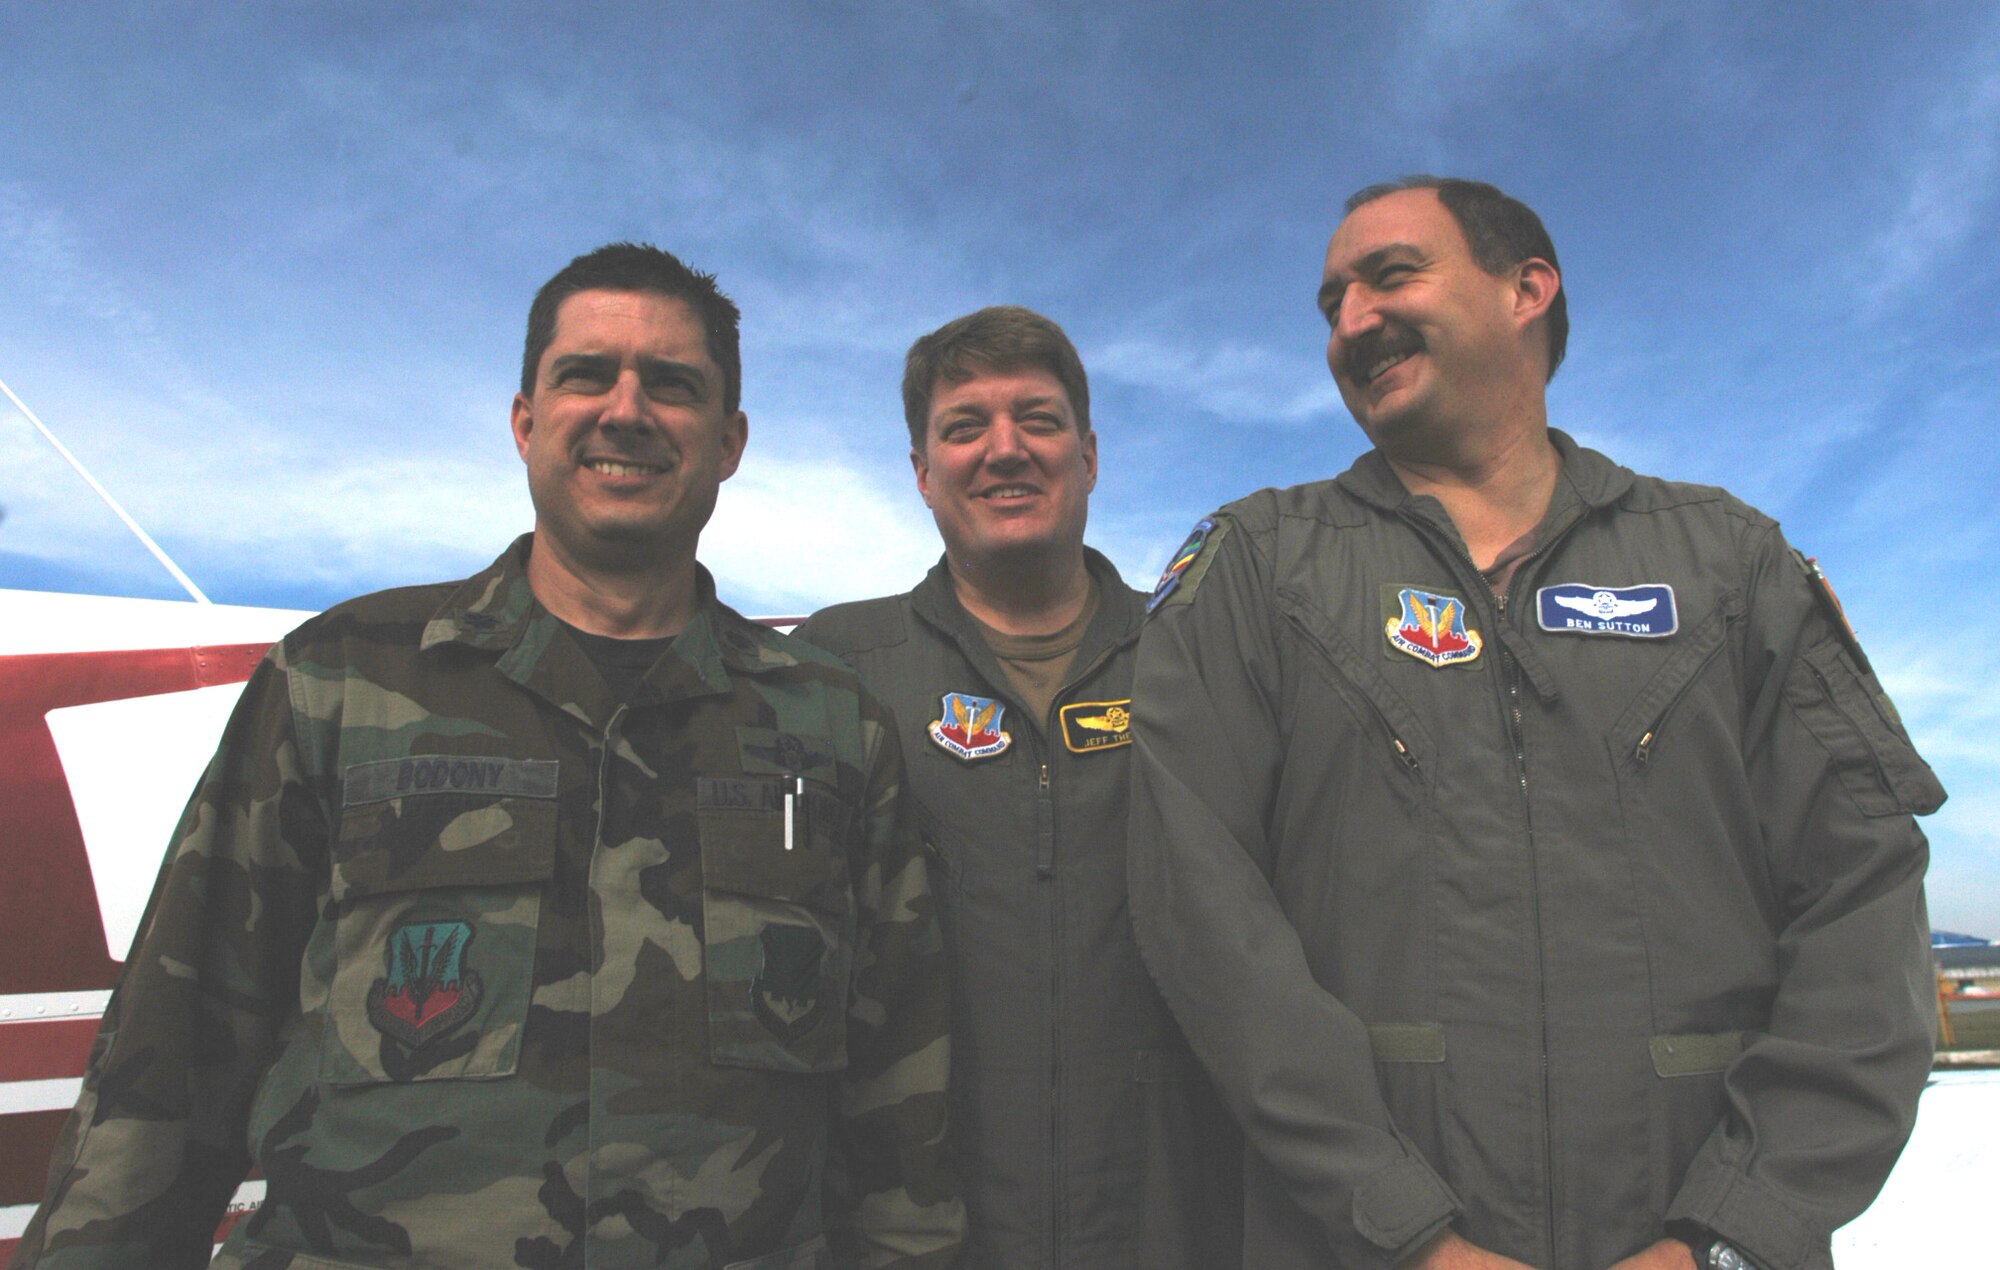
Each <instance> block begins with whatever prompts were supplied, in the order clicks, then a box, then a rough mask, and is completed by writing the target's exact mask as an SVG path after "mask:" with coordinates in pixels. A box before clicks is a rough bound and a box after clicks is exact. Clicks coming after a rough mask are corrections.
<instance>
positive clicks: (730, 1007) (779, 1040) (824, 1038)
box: [695, 776, 855, 1072]
mask: <svg viewBox="0 0 2000 1270" xmlns="http://www.w3.org/2000/svg"><path fill="white" fill-rule="evenodd" d="M695 796H696V798H695V800H696V808H697V820H698V823H699V825H700V831H701V872H702V921H703V926H704V940H703V942H704V944H705V946H706V947H705V960H704V963H703V965H704V974H705V978H706V992H707V1007H708V1041H709V1057H710V1059H711V1061H713V1062H715V1063H716V1064H718V1065H720V1066H724V1067H751V1068H758V1069H762V1070H766V1071H781V1072H828V1071H838V1070H840V1069H841V1068H843V1067H845V1066H846V1065H847V1025H846V1018H847V981H848V974H849V970H850V967H851V963H852V961H853V948H854V923H855V915H854V903H853V897H852V893H851V890H850V886H849V879H848V876H847V855H846V851H845V850H844V844H845V843H846V842H847V840H848V838H849V837H850V834H851V820H852V812H851V810H850V809H849V808H848V806H847V805H846V804H845V803H844V802H842V801H841V799H840V798H839V797H838V795H837V794H835V793H834V792H833V791H832V790H830V789H829V788H827V787H826V786H824V785H822V784H820V783H818V782H816V781H814V780H813V779H811V778H809V777H807V778H800V777H767V776H744V777H734V778H713V777H700V778H697V780H696V790H695Z"/></svg>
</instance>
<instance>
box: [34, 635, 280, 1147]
mask: <svg viewBox="0 0 2000 1270" xmlns="http://www.w3.org/2000/svg"><path fill="white" fill-rule="evenodd" d="M269 647H270V645H268V644H228V645H220V646H215V647H208V648H148V649H138V650H122V651H117V652H97V653H29V654H24V655H21V656H11V657H0V773H4V774H5V780H6V788H7V794H8V798H7V803H8V805H7V807H6V808H5V810H4V812H0V878H5V879H6V885H5V886H4V887H0V932H4V933H3V934H0V939H4V940H5V943H4V944H0V995H13V994H18V993H27V992H78V991H84V992H87V991H101V990H103V989H106V988H111V987H115V986H116V985H117V982H118V968H119V967H118V963H117V962H115V961H113V960H112V959H111V955H110V953H109V952H108V951H107V950H106V948H105V944H104V920H103V917H102V916H101V915H100V913H99V911H98V907H97V888H96V887H95V886H94V885H93V884H92V882H91V877H90V860H89V858H88V857H87V856H86V855H85V853H84V847H83V833H82V831H81V830H80V829H79V828H78V827H77V823H76V808H75V805H74V804H73V803H72V802H71V801H70V796H69V783H68V782H67V781H66V780H65V779H64V778H63V770H62V759H61V758H60V757H59V756H58V755H57V753H56V745H55V739H54V738H53V737H51V736H50V735H49V727H48V723H47V722H46V721H45V720H44V719H43V717H42V716H43V715H45V714H47V713H48V712H49V711H51V710H58V709H61V708H63V707H65V706H81V705H92V704H95V703H97V702H100V701H121V700H125V699H128V698H131V697H151V696H157V695H159V694H161V693H167V692H186V691H189V690H191V689H194V688H205V687H208V686H210V685H213V684H230V683H242V682H244V681H245V680H247V679H249V678H250V672H251V671H252V670H254V669H255V668H256V666H257V662H258V659H259V658H261V657H262V656H263V655H264V650H265V649H267V648H269ZM173 743H174V741H173V739H172V738H162V740H161V744H163V745H171V744H173ZM166 846H167V844H166V843H164V842H162V843H160V844H158V849H159V850H160V851H161V852H163V853H164V852H165V850H166ZM6 1154H10V1153H8V1152H0V1155H6Z"/></svg>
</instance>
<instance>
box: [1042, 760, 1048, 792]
mask: <svg viewBox="0 0 2000 1270" xmlns="http://www.w3.org/2000/svg"><path fill="white" fill-rule="evenodd" d="M1048 787H1049V765H1048V764H1047V763H1044V764H1042V788H1043V789H1044V790H1046V789H1048Z"/></svg>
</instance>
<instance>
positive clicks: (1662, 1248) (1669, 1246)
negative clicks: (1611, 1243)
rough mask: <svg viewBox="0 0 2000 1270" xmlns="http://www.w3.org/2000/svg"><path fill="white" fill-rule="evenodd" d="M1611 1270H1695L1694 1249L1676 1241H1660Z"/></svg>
mask: <svg viewBox="0 0 2000 1270" xmlns="http://www.w3.org/2000/svg"><path fill="white" fill-rule="evenodd" d="M1611 1270H1697V1267H1696V1266H1695V1263H1694V1249H1692V1248H1690V1247H1688V1246H1687V1245H1686V1244H1684V1243H1682V1242H1681V1241H1680V1240H1678V1239H1662V1240H1661V1241H1660V1242H1658V1243H1656V1244H1654V1245H1653V1246H1652V1247H1650V1248H1648V1249H1646V1251H1644V1252H1641V1253H1636V1254H1634V1255H1633V1256H1630V1257H1627V1258H1625V1260H1623V1261H1621V1262H1619V1263H1618V1264H1617V1265H1615V1266H1612V1267H1611Z"/></svg>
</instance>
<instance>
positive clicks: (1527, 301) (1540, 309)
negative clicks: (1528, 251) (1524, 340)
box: [1514, 256, 1562, 330]
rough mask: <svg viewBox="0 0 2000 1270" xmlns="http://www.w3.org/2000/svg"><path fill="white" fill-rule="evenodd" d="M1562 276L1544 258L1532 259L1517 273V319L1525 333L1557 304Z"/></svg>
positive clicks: (1535, 257)
mask: <svg viewBox="0 0 2000 1270" xmlns="http://www.w3.org/2000/svg"><path fill="white" fill-rule="evenodd" d="M1561 290H1562V275H1561V274H1559V273H1557V272H1556V267H1555V266H1554V265H1552V264H1550V263H1549V262H1548V261H1546V260H1543V259H1542V258H1541V257H1540V256H1530V257H1528V258H1527V259H1526V260H1523V261H1522V262H1521V263H1520V264H1519V265H1516V266H1515V270H1514V318H1515V321H1517V322H1518V323H1520V325H1521V328H1522V329H1523V330H1525V329H1527V327H1528V325H1529V324H1530V323H1532V322H1534V321H1535V320H1536V319H1537V318H1539V317H1541V316H1542V314H1544V313H1547V312H1548V311H1549V306H1550V305H1551V304H1554V303H1555V302H1556V293H1557V292H1558V291H1561Z"/></svg>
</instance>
